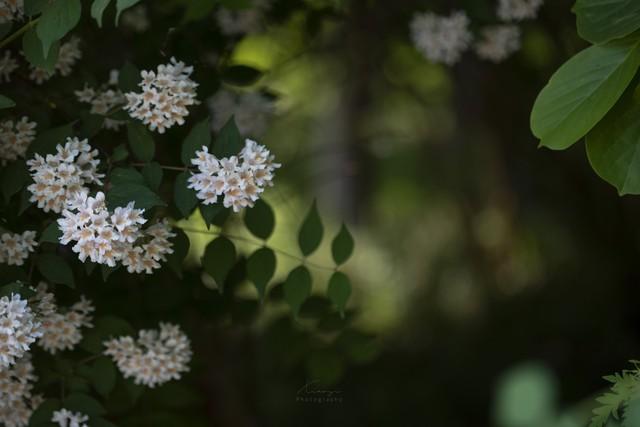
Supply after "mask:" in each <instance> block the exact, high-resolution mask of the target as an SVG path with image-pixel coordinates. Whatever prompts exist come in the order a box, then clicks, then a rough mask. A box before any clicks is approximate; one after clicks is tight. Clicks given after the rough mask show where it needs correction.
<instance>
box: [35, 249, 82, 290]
mask: <svg viewBox="0 0 640 427" xmlns="http://www.w3.org/2000/svg"><path fill="white" fill-rule="evenodd" d="M36 265H37V267H38V271H39V272H40V274H42V275H43V276H44V278H45V279H47V280H48V281H50V282H51V283H61V284H63V285H67V286H69V287H70V288H74V287H75V281H74V280H73V272H72V271H71V267H69V264H67V262H66V261H65V260H64V258H62V257H61V256H59V255H55V254H41V255H39V256H38V261H37V264H36Z"/></svg>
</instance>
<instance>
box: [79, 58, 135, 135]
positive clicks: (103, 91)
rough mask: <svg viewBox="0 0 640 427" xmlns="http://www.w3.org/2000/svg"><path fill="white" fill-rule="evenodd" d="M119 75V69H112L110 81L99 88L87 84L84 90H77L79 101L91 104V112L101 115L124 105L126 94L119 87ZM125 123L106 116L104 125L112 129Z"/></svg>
mask: <svg viewBox="0 0 640 427" xmlns="http://www.w3.org/2000/svg"><path fill="white" fill-rule="evenodd" d="M118 75H119V72H118V70H111V72H110V73H109V82H108V83H107V84H106V85H103V87H101V88H98V89H94V88H92V87H89V86H88V85H87V84H85V85H84V88H83V89H82V90H77V91H75V95H76V97H77V98H78V101H80V102H84V103H86V104H90V105H91V110H90V111H89V112H90V113H91V114H97V115H100V116H106V115H107V114H108V113H109V112H111V111H112V110H114V109H115V108H116V107H119V106H121V105H124V103H125V98H124V95H123V94H122V91H121V90H120V89H118ZM124 123H125V122H124V121H122V120H115V119H112V118H110V117H105V118H104V122H103V123H102V127H103V128H105V129H110V130H118V129H120V127H121V126H122V125H124Z"/></svg>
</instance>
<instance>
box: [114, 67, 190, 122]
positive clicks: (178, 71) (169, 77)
mask: <svg viewBox="0 0 640 427" xmlns="http://www.w3.org/2000/svg"><path fill="white" fill-rule="evenodd" d="M191 73H193V67H187V66H185V64H184V62H181V61H176V59H175V58H171V62H170V63H169V64H166V65H158V68H157V70H156V71H155V72H154V71H142V72H141V73H140V76H141V77H142V81H141V82H140V84H139V86H140V87H141V88H142V93H137V92H129V93H126V94H125V97H126V98H127V105H126V106H125V109H126V110H128V111H129V115H130V116H131V117H133V118H134V119H138V120H142V122H143V123H144V124H145V125H147V126H149V129H151V130H152V131H155V130H157V131H158V132H159V133H164V132H165V130H166V129H169V128H170V127H172V126H174V125H176V124H178V125H182V124H184V119H185V117H187V116H188V115H189V110H188V109H187V107H189V106H191V105H195V104H198V100H196V88H197V87H198V84H197V83H196V82H194V81H193V80H191V79H190V76H191Z"/></svg>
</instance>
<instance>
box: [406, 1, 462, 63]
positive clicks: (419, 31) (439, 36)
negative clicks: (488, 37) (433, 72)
mask: <svg viewBox="0 0 640 427" xmlns="http://www.w3.org/2000/svg"><path fill="white" fill-rule="evenodd" d="M469 23H470V22H469V18H468V17H467V15H466V14H465V13H464V12H453V13H452V14H451V15H450V16H448V17H447V16H439V15H436V14H434V13H431V12H426V13H418V14H416V15H415V16H414V17H413V20H412V21H411V37H412V39H413V43H414V45H415V46H416V48H417V49H418V50H419V51H420V52H421V53H422V54H423V55H424V56H425V57H426V58H427V59H429V60H430V61H433V62H439V63H444V64H447V65H452V64H454V63H456V62H458V60H459V59H460V56H461V55H462V53H463V52H464V51H465V50H467V49H468V48H469V45H470V43H471V40H472V39H473V36H472V35H471V32H470V31H469Z"/></svg>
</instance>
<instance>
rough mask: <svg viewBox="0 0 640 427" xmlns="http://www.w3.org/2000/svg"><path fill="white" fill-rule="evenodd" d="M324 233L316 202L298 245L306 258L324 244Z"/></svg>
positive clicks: (306, 220)
mask: <svg viewBox="0 0 640 427" xmlns="http://www.w3.org/2000/svg"><path fill="white" fill-rule="evenodd" d="M323 233H324V228H323V226H322V220H321V219H320V215H319V214H318V206H317V204H316V202H315V201H314V202H313V204H312V205H311V209H310V210H309V213H307V216H306V218H305V219H304V222H303V223H302V227H300V231H299V233H298V245H299V246H300V250H301V251H302V254H303V255H304V256H309V255H311V254H312V253H313V252H314V251H315V250H316V249H318V246H320V243H321V242H322V235H323Z"/></svg>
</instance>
